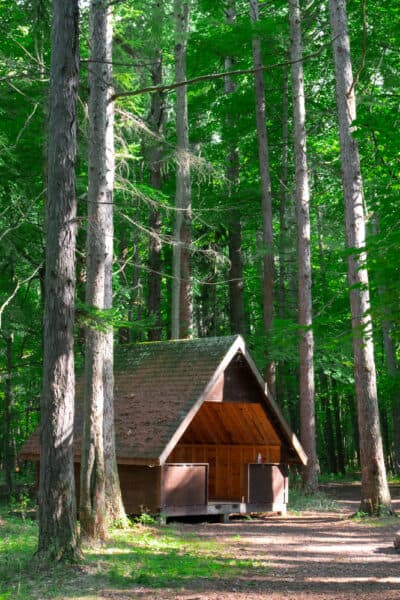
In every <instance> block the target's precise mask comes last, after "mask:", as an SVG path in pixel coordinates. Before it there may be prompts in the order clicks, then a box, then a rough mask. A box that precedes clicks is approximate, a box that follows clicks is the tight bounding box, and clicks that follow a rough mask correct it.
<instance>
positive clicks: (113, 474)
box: [96, 1, 126, 523]
mask: <svg viewBox="0 0 400 600" xmlns="http://www.w3.org/2000/svg"><path fill="white" fill-rule="evenodd" d="M96 10H97V11H98V15H97V18H96V22H97V27H98V28H99V29H100V28H101V35H102V37H103V40H104V41H103V44H104V46H105V47H104V49H103V51H102V56H104V57H105V61H106V62H105V63H104V64H103V65H102V68H103V82H104V81H105V82H106V84H107V85H106V89H102V99H101V102H102V109H103V110H104V111H105V126H106V127H105V131H104V132H103V136H104V145H103V146H102V148H103V149H104V152H105V154H104V157H103V158H102V163H103V164H102V169H104V173H105V177H106V189H105V193H106V198H107V202H106V204H105V206H104V208H105V210H104V249H105V256H104V309H105V310H106V311H110V310H111V309H112V307H113V262H114V175H115V151H114V103H113V102H110V97H111V95H112V93H113V81H112V79H113V72H112V64H111V63H112V58H113V52H112V43H113V10H112V6H111V5H110V3H108V2H105V1H103V3H102V5H100V6H98V7H97V9H96ZM103 393H104V406H103V444H104V469H105V503H106V505H105V514H106V523H112V522H114V521H118V522H120V523H121V522H124V521H125V520H126V514H125V509H124V505H123V502H122V494H121V486H120V481H119V475H118V466H117V455H116V448H115V425H114V327H113V325H112V324H110V323H107V324H106V328H105V331H104V355H103Z"/></svg>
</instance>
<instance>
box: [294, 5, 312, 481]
mask: <svg viewBox="0 0 400 600" xmlns="http://www.w3.org/2000/svg"><path fill="white" fill-rule="evenodd" d="M289 11H290V14H289V19H290V37H291V42H290V58H291V62H292V89H293V113H294V115H293V116H294V130H295V131H294V147H295V163H296V215H297V260H298V270H297V273H298V293H299V296H298V298H299V304H298V306H299V317H298V322H299V327H300V429H301V433H300V437H301V443H302V446H303V448H304V450H305V452H306V454H307V457H308V462H307V465H306V466H304V467H303V487H304V488H305V490H306V491H308V492H314V491H316V489H317V487H318V471H319V466H318V457H317V443H316V426H315V403H314V390H315V385H314V334H313V329H312V298H311V240H310V237H311V233H310V230H311V227H310V192H309V184H308V167H307V145H306V142H307V138H306V128H305V121H306V108H305V99H304V75H303V63H302V57H303V51H302V41H301V16H300V3H299V0H289Z"/></svg>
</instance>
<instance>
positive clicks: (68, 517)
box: [38, 0, 79, 561]
mask: <svg viewBox="0 0 400 600" xmlns="http://www.w3.org/2000/svg"><path fill="white" fill-rule="evenodd" d="M78 23H79V9H78V1H77V0H71V1H70V2H64V1H63V0H53V18H52V33H51V41H52V53H51V67H50V102H49V104H50V117H49V142H48V171H47V172H48V184H47V204H46V277H45V290H46V295H45V307H44V356H43V390H42V398H41V441H40V482H39V546H38V553H39V554H40V555H41V556H42V557H43V558H47V559H49V560H72V561H73V560H76V558H77V557H78V555H79V549H78V536H77V530H76V502H75V483H74V465H73V448H72V444H73V423H74V394H75V378H74V352H73V340H74V338H73V326H74V291H75V240H76V193H75V160H76V125H77V123H76V116H77V87H78V73H79V70H78V69H79V41H78Z"/></svg>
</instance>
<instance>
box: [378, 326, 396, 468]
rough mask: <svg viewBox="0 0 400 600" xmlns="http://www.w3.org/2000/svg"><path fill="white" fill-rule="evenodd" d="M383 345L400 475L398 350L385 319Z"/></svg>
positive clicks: (394, 461) (391, 327)
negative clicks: (389, 384)
mask: <svg viewBox="0 0 400 600" xmlns="http://www.w3.org/2000/svg"><path fill="white" fill-rule="evenodd" d="M382 329H383V345H384V348H385V357H386V366H387V370H388V375H389V377H390V380H391V382H390V383H391V386H390V391H391V401H392V407H391V408H392V421H393V449H394V456H393V468H394V471H395V473H396V474H399V473H400V394H399V381H400V371H399V365H398V362H397V358H396V349H395V344H394V340H393V335H392V329H393V325H392V323H391V322H390V321H388V320H387V319H385V320H384V321H383V324H382Z"/></svg>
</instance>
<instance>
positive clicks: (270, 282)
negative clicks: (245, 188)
mask: <svg viewBox="0 0 400 600" xmlns="http://www.w3.org/2000/svg"><path fill="white" fill-rule="evenodd" d="M250 18H251V21H252V22H253V23H256V22H258V21H259V20H260V16H259V0H250ZM252 47H253V65H254V68H256V69H257V68H259V67H261V66H262V64H263V63H262V51H261V40H260V38H259V37H257V36H254V37H253V41H252ZM254 90H255V98H256V124H257V138H258V159H259V163H260V180H261V202H262V219H263V244H264V248H263V250H264V276H263V319H264V331H265V335H266V338H267V344H268V345H269V344H270V343H271V342H270V339H269V336H270V332H271V329H272V320H273V314H274V249H273V235H272V193H271V176H270V165H269V148H268V137H267V128H266V122H267V117H266V107H265V86H264V75H263V72H262V71H256V72H255V73H254ZM268 355H269V350H268V348H267V350H266V356H267V360H266V363H267V364H266V368H265V380H266V382H267V386H268V388H269V389H270V390H271V392H272V393H273V394H274V393H275V365H274V363H273V361H271V359H270V358H269V357H268Z"/></svg>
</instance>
